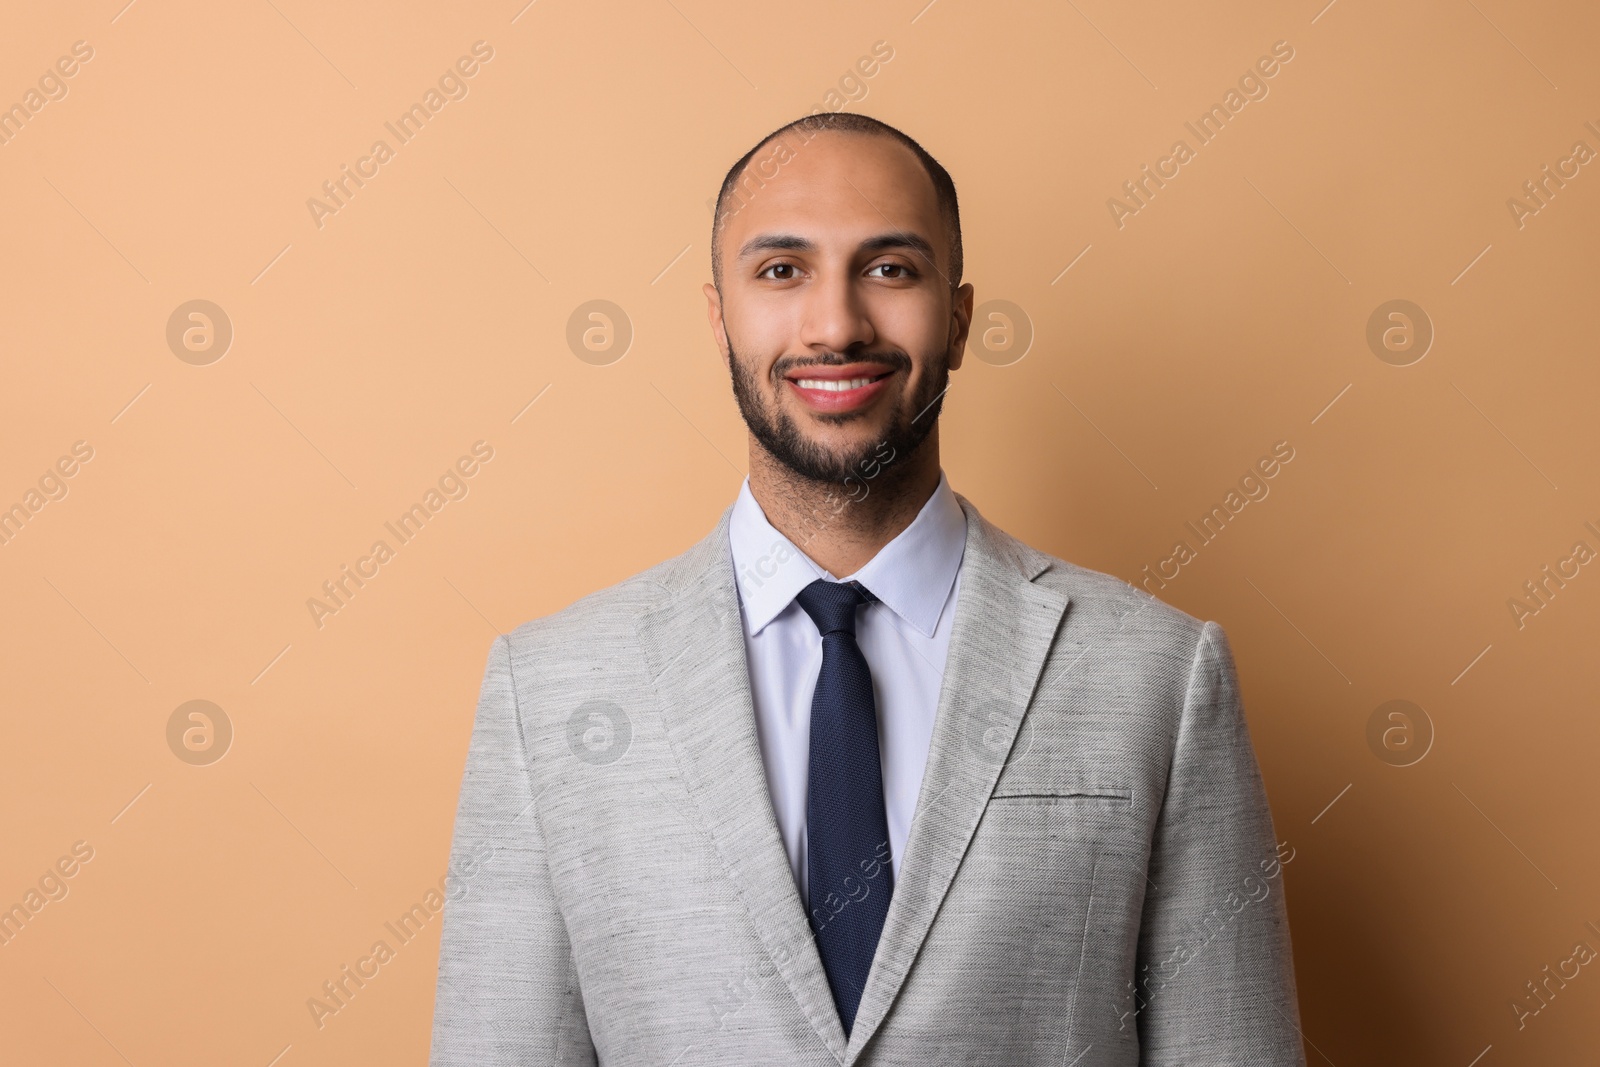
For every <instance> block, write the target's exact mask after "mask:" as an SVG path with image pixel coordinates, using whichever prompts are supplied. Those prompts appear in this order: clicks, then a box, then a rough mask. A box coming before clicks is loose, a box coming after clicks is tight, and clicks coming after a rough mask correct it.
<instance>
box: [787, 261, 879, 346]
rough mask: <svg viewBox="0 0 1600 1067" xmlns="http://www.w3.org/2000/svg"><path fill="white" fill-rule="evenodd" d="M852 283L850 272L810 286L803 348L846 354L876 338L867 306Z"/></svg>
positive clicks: (801, 338) (804, 324)
mask: <svg viewBox="0 0 1600 1067" xmlns="http://www.w3.org/2000/svg"><path fill="white" fill-rule="evenodd" d="M852 281H853V279H852V278H851V277H850V276H849V272H839V273H834V272H830V274H829V276H828V277H825V278H820V279H818V280H817V281H816V282H815V283H813V284H812V285H811V286H810V288H809V291H808V293H807V300H806V306H805V311H804V317H803V319H802V321H801V327H800V342H801V344H803V345H805V346H806V347H807V348H811V349H816V350H821V351H829V352H841V353H844V352H849V351H850V350H851V349H852V348H856V347H860V346H864V345H869V344H871V343H872V342H873V341H874V340H875V339H876V338H877V332H876V331H875V330H874V329H873V328H872V319H871V318H870V317H869V316H868V314H867V309H866V305H865V303H864V302H863V301H862V300H861V298H860V294H859V293H858V292H857V291H856V288H855V286H854V285H853V284H852Z"/></svg>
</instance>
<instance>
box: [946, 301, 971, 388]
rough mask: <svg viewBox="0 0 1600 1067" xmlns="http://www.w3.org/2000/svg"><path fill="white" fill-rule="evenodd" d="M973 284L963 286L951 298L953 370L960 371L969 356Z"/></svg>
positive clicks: (950, 360) (950, 356) (950, 350)
mask: <svg viewBox="0 0 1600 1067" xmlns="http://www.w3.org/2000/svg"><path fill="white" fill-rule="evenodd" d="M972 294H973V288H972V283H971V282H968V283H966V284H965V285H963V286H961V287H960V288H959V289H957V290H956V291H955V292H954V293H952V294H951V298H950V349H949V363H950V369H951V370H958V369H960V367H961V361H962V360H963V359H965V358H966V355H967V331H969V330H970V329H972Z"/></svg>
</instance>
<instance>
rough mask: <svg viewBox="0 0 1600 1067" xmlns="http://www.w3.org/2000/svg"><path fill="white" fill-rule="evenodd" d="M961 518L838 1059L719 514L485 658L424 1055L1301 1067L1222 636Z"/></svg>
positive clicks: (1275, 881) (1271, 872)
mask: <svg viewBox="0 0 1600 1067" xmlns="http://www.w3.org/2000/svg"><path fill="white" fill-rule="evenodd" d="M958 499H960V501H961V506H962V508H963V509H964V510H965V512H966V515H967V545H966V556H965V559H964V562H963V566H964V568H965V569H964V570H963V572H962V582H961V591H960V595H959V597H958V602H957V604H956V609H955V610H956V614H955V620H954V623H953V629H952V635H951V642H950V654H949V660H948V664H947V666H946V668H945V675H944V684H943V686H942V688H941V691H940V695H939V705H938V711H937V716H936V721H935V726H934V736H933V745H932V749H931V751H930V753H929V757H928V765H927V770H926V772H925V774H924V778H923V783H922V791H921V794H920V796H919V799H918V802H917V810H916V817H915V820H914V822H913V824H912V829H911V836H910V839H909V842H908V844H907V846H906V850H905V854H904V856H903V857H902V860H901V863H902V866H901V871H900V875H899V878H898V879H897V880H896V882H895V884H894V886H893V895H892V897H891V902H890V907H889V914H888V919H887V921H886V923H885V925H884V929H883V935H882V938H881V940H880V942H879V944H878V950H877V956H876V957H875V959H874V961H873V964H872V971H871V975H870V977H869V979H868V982H867V988H866V992H865V994H864V995H863V997H862V1000H861V1005H860V1009H859V1015H858V1017H857V1019H856V1023H855V1027H854V1030H853V1031H852V1033H851V1034H850V1037H849V1039H848V1041H847V1040H846V1038H845V1035H844V1032H843V1030H842V1028H841V1026H840V1023H839V1018H838V1014H837V1012H836V1010H835V1008H834V1004H833V999H832V997H831V995H830V994H829V990H828V983H827V978H826V976H825V974H824V972H823V969H822V965H821V962H820V959H819V957H818V954H817V950H816V946H815V943H814V942H813V940H812V936H811V933H810V929H809V927H808V925H807V921H806V916H805V914H804V913H803V911H802V908H801V903H800V897H799V892H798V890H797V888H796V886H795V882H794V877H793V874H792V873H791V871H790V868H789V862H788V859H787V857H786V856H785V853H784V850H783V846H782V843H781V841H780V839H779V836H778V830H777V825H776V822H775V820H774V817H773V813H772V804H771V801H770V798H769V794H768V790H767V783H766V777H765V772H764V770H763V765H762V762H761V752H760V748H759V746H758V743H757V738H756V729H755V719H754V715H753V713H752V709H751V701H750V678H749V674H748V669H747V666H746V662H745V651H744V639H743V635H742V632H741V624H740V616H739V601H738V592H737V590H736V587H735V585H734V575H733V568H732V563H731V561H730V553H729V548H728V530H727V526H728V514H729V513H727V512H725V513H724V514H723V517H722V521H721V522H720V523H719V524H718V526H717V528H716V529H715V530H713V531H712V532H711V534H710V536H708V537H706V538H705V539H704V540H703V541H701V542H700V543H699V544H697V545H695V546H694V547H693V548H691V549H690V550H689V551H687V552H685V553H684V554H682V555H680V556H677V557H676V558H674V559H670V560H667V561H666V562H664V563H662V564H660V565H658V566H656V567H653V568H651V569H650V570H648V571H645V572H644V573H642V574H639V575H636V576H635V577H633V578H630V579H628V580H627V581H625V582H622V583H621V584H619V585H616V586H613V587H612V588H610V589H606V590H603V591H601V592H599V593H595V594H593V595H592V596H588V597H585V598H584V599H582V600H580V601H578V602H577V603H575V604H573V605H572V606H571V607H569V608H567V609H566V610H564V611H562V612H559V613H558V614H555V615H552V616H550V617H548V618H544V619H539V620H536V621H534V622H530V623H527V624H525V625H523V626H521V627H519V628H518V629H517V630H516V631H515V632H514V633H512V634H511V635H509V636H508V637H501V638H499V639H498V640H497V641H496V642H495V644H494V647H493V649H492V650H491V652H490V655H489V663H488V669H487V672H486V673H485V676H484V680H483V690H482V696H481V698H480V700H479V703H478V713H477V722H476V725H475V726H474V728H473V734H472V743H471V748H470V752H469V754H468V757H467V767H466V774H465V778H464V780H463V782H462V786H461V800H460V807H459V809H458V812H457V816H456V825H455V841H454V847H453V849H452V864H451V869H450V875H449V879H448V880H447V882H448V884H447V893H446V896H447V903H446V905H445V918H444V929H443V934H442V937H443V945H442V948H441V951H440V958H439V984H438V995H437V1001H436V1005H435V1015H434V1029H433V1050H432V1063H434V1064H435V1065H438V1067H447V1065H448V1067H455V1065H461V1067H467V1065H472V1067H494V1065H506V1067H510V1065H513V1064H515V1065H524V1064H527V1065H535V1064H537V1065H541V1067H542V1065H549V1064H593V1063H596V1062H599V1063H604V1064H617V1065H621V1064H653V1065H657V1067H667V1065H668V1064H674V1065H678V1067H689V1065H691V1064H717V1065H726V1067H750V1065H753V1064H783V1065H794V1064H815V1065H822V1067H834V1065H836V1064H873V1065H889V1064H905V1065H908V1067H909V1065H915V1067H924V1065H928V1064H997V1065H999V1064H1003V1065H1010V1067H1015V1065H1019V1064H1040V1065H1046V1064H1048V1065H1050V1067H1097V1065H1105V1067H1111V1065H1134V1064H1146V1065H1148V1064H1172V1065H1177V1064H1184V1065H1189V1067H1198V1065H1205V1064H1215V1065H1229V1067H1233V1065H1241V1067H1242V1065H1247V1064H1248V1065H1270V1067H1279V1065H1284V1067H1287V1065H1301V1064H1304V1062H1305V1061H1304V1058H1303V1054H1302V1051H1301V1044H1300V1038H1299V1036H1298V1014H1299V1013H1298V1009H1297V1005H1296V1001H1295V989H1294V973H1293V970H1292V967H1291V963H1290V955H1289V931H1288V926H1287V923H1286V919H1285V912H1284V897H1283V878H1282V873H1281V870H1282V865H1283V864H1284V863H1286V862H1288V861H1289V860H1290V859H1292V851H1291V850H1290V849H1289V848H1288V847H1286V846H1285V847H1281V848H1280V846H1279V845H1278V843H1277V842H1276V840H1275V838H1274V836H1273V831H1272V823H1271V816H1270V814H1269V813H1268V810H1267V801H1266V796H1265V794H1264V792H1263V790H1262V785H1261V776H1260V773H1259V771H1258V770H1257V767H1256V761H1255V755H1254V752H1253V750H1252V748H1251V745H1250V737H1249V734H1248V732H1247V730H1246V727H1245V723H1244V718H1243V715H1242V713H1241V710H1240V705H1239V695H1238V688H1237V682H1236V679H1235V674H1234V666H1233V658H1232V654H1231V652H1230V651H1229V648H1228V643H1227V639H1226V637H1225V636H1224V634H1223V631H1222V629H1221V628H1220V627H1218V626H1217V625H1216V624H1215V623H1210V622H1207V623H1202V622H1200V621H1198V620H1196V619H1193V618H1191V617H1189V616H1188V615H1185V614H1183V613H1181V612H1179V611H1177V610H1175V609H1173V608H1170V607H1168V606H1166V605H1164V604H1162V603H1160V602H1159V601H1156V600H1154V599H1152V598H1150V597H1149V596H1147V595H1146V594H1144V593H1143V592H1141V591H1139V590H1136V589H1134V588H1132V587H1131V586H1129V585H1127V584H1126V583H1124V582H1122V581H1120V580H1118V579H1115V578H1112V577H1110V576H1107V575H1104V574H1099V573H1096V572H1094V571H1089V570H1085V569H1083V568H1081V567H1076V566H1073V565H1072V564H1070V563H1065V562H1063V561H1061V560H1059V559H1055V558H1053V557H1051V556H1048V555H1045V554H1044V553H1041V552H1037V551H1035V550H1034V549H1031V548H1029V547H1028V546H1026V545H1024V544H1022V543H1021V542H1020V541H1017V540H1015V539H1014V538H1012V537H1010V536H1008V535H1007V534H1005V533H1004V532H1002V531H1001V530H999V529H998V528H996V527H994V526H992V525H990V524H989V523H988V522H986V521H985V520H984V519H983V517H982V516H980V515H979V514H978V512H977V510H976V509H975V508H974V507H973V506H972V504H971V503H970V502H969V501H967V500H966V499H965V498H964V497H959V496H958ZM731 510H732V509H731V508H730V509H729V512H731ZM845 906H848V904H847V903H846V904H845Z"/></svg>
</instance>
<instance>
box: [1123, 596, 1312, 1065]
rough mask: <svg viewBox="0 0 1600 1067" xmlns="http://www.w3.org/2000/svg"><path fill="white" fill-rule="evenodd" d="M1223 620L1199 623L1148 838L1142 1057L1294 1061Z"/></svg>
mask: <svg viewBox="0 0 1600 1067" xmlns="http://www.w3.org/2000/svg"><path fill="white" fill-rule="evenodd" d="M1292 858H1293V852H1292V849H1291V847H1290V845H1289V844H1288V843H1284V844H1283V845H1281V846H1280V845H1279V843H1278V841H1277V839H1276V837H1275V836H1274V833H1273V828H1272V814H1271V812H1270V811H1268V809H1267V797H1266V791H1265V789H1263V787H1262V783H1261V772H1260V769H1259V768H1258V767H1257V765H1256V758H1255V751H1254V749H1253V748H1252V747H1251V744H1250V734H1249V730H1248V729H1247V727H1246V725H1245V721H1244V713H1243V709H1242V708H1241V707H1240V702H1239V685H1238V678H1237V675H1236V671H1235V668H1234V663H1233V653H1232V651H1231V650H1230V649H1229V647H1228V639H1227V636H1226V635H1225V634H1224V633H1223V630H1222V627H1220V626H1218V625H1217V624H1216V623H1214V622H1207V623H1205V625H1204V626H1203V627H1202V629H1201V632H1200V639H1199V641H1198V643H1197V645H1196V647H1195V654H1194V660H1193V662H1192V663H1191V665H1190V670H1189V679H1188V684H1187V687H1186V690H1185V694H1184V703H1183V711H1182V715H1181V718H1180V721H1179V724H1178V733H1177V741H1176V744H1175V746H1174V752H1173V759H1172V765H1171V769H1170V771H1169V773H1168V778H1167V791H1166V796H1165V798H1164V800H1163V802H1162V808H1161V814H1160V816H1159V817H1158V819H1157V821H1156V827H1155V832H1154V838H1153V841H1152V843H1151V854H1150V867H1149V878H1150V884H1149V885H1147V886H1146V891H1147V895H1146V898H1145V904H1144V916H1143V921H1142V924H1141V927H1140V931H1139V955H1138V964H1137V967H1136V970H1135V976H1134V1003H1135V1005H1136V1006H1137V1008H1138V1015H1137V1019H1138V1028H1139V1043H1140V1059H1139V1062H1140V1063H1141V1064H1142V1065H1146V1067H1169V1065H1170V1067H1176V1065H1178V1064H1184V1065H1187V1067H1205V1065H1218V1067H1220V1065H1228V1064H1242V1063H1249V1064H1259V1065H1262V1067H1304V1064H1305V1062H1306V1061H1305V1052H1304V1049H1303V1047H1302V1045H1301V1032H1300V1019H1299V1007H1298V1003H1297V1000H1296V997H1295V981H1294V966H1293V962H1292V960H1291V958H1290V948H1289V924H1288V916H1287V912H1286V910H1285V906H1284V878H1283V867H1284V866H1285V865H1286V864H1287V863H1288V862H1289V861H1290V860H1292Z"/></svg>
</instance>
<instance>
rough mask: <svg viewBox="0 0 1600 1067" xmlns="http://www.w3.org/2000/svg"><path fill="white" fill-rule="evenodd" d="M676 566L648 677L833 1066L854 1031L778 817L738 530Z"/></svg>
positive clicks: (702, 808) (677, 750)
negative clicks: (745, 621) (748, 646)
mask: <svg viewBox="0 0 1600 1067" xmlns="http://www.w3.org/2000/svg"><path fill="white" fill-rule="evenodd" d="M732 510H733V509H732V508H729V509H728V510H727V511H725V512H723V515H722V521H721V522H720V523H718V525H717V528H716V529H715V530H713V531H712V532H711V534H710V535H709V536H708V537H706V538H705V539H704V540H702V541H701V542H700V543H699V544H697V545H695V546H694V547H693V548H691V549H690V550H689V551H688V552H686V553H684V554H683V555H681V556H679V557H677V558H676V559H674V560H672V561H671V562H670V563H668V564H667V565H666V566H665V568H664V570H663V572H662V575H661V577H660V579H659V580H660V582H661V584H662V585H663V586H664V587H665V595H664V596H663V598H662V601H661V603H659V604H658V605H657V606H656V607H655V608H653V609H651V610H649V611H647V612H646V613H645V614H644V615H642V616H641V617H640V619H639V621H638V632H639V639H640V643H641V646H642V648H643V652H644V656H645V660H646V666H647V669H648V671H649V674H650V677H651V678H652V679H653V681H654V686H655V691H656V695H657V696H658V697H659V699H660V707H661V716H662V720H663V722H664V724H665V729H666V734H667V739H668V743H669V744H670V745H671V746H672V750H673V753H674V754H675V756H676V757H677V760H678V765H679V768H680V769H681V771H682V773H683V779H684V784H685V787H686V788H687V791H688V793H689V796H690V797H692V798H693V799H694V803H695V805H696V806H697V807H698V809H699V812H700V817H701V820H702V823H703V825H704V826H705V827H706V829H707V830H708V831H709V833H710V835H711V838H712V840H713V841H714V842H715V844H716V848H717V853H718V855H719V856H720V857H721V860H722V864H723V866H724V867H725V868H726V869H727V873H728V877H729V879H730V880H731V881H732V883H733V885H734V887H735V889H736V890H737V892H738V894H739V896H740V898H741V899H742V900H743V901H744V904H745V906H746V907H747V908H748V909H749V912H750V918H751V920H752V922H753V923H754V925H755V929H756V932H757V933H758V934H759V935H760V937H761V940H762V942H763V943H764V944H765V946H766V949H767V953H768V954H769V955H770V956H771V958H772V960H773V962H774V963H775V964H776V966H777V969H778V972H779V973H780V974H781V975H782V976H783V980H784V982H785V983H786V984H787V985H788V987H789V990H790V992H791V993H793V995H794V998H795V1000H796V1001H797V1002H798V1003H799V1005H800V1009H801V1011H802V1012H804V1013H805V1016H806V1018H807V1019H808V1020H810V1022H811V1025H812V1026H813V1027H814V1028H815V1029H816V1031H817V1033H818V1034H819V1035H821V1037H822V1039H823V1042H824V1043H825V1044H826V1045H827V1047H828V1049H829V1051H830V1052H832V1053H833V1055H834V1057H835V1058H836V1059H839V1060H841V1061H842V1060H843V1059H844V1053H845V1037H844V1028H843V1027H842V1026H841V1025H840V1023H839V1014H838V1011H837V1009H836V1008H835V1007H834V1003H833V994H832V993H831V992H830V991H829V989H828V979H827V975H826V973H825V972H824V971H823V969H822V959H821V957H820V956H819V955H818V954H817V949H816V943H815V941H814V940H813V938H812V935H811V927H810V924H809V923H807V921H806V917H805V912H804V910H803V907H802V905H801V902H800V894H799V890H798V889H797V888H796V886H795V882H794V873H793V871H792V870H791V869H790V867H789V858H788V856H787V854H786V853H785V852H784V850H783V843H782V839H781V838H780V836H779V833H778V824H777V820H776V818H775V817H774V815H773V811H772V798H771V793H770V792H769V790H768V787H767V777H766V770H765V766H764V764H763V763H762V759H761V746H760V742H759V740H758V738H757V735H756V725H755V711H754V706H753V704H752V702H751V696H750V671H749V666H748V663H747V659H746V655H745V646H744V632H743V626H742V622H741V618H740V614H739V593H738V588H737V586H736V585H735V584H734V575H733V561H732V553H731V551H730V549H729V545H728V519H729V516H730V515H731V514H732Z"/></svg>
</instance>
